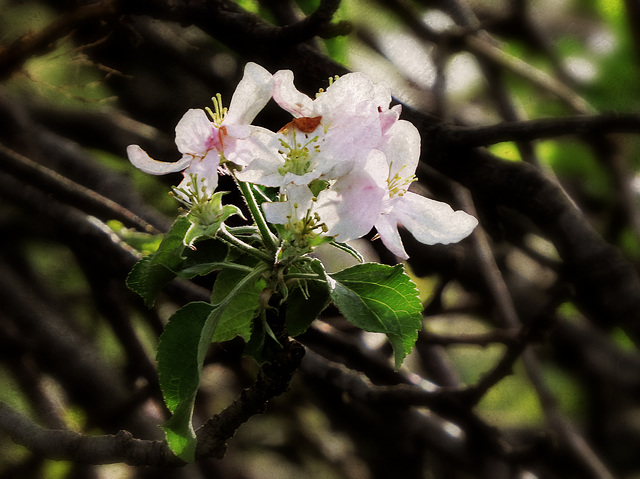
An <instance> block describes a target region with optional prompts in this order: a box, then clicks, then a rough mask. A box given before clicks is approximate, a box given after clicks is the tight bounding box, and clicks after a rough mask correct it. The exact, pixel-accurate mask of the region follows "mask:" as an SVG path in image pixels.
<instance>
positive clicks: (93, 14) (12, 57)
mask: <svg viewBox="0 0 640 479" xmlns="http://www.w3.org/2000/svg"><path fill="white" fill-rule="evenodd" d="M115 14H116V7H115V2H114V1H112V0H104V1H102V2H99V3H94V4H91V5H85V6H81V7H79V8H78V9H77V10H74V11H73V12H69V13H66V14H64V15H61V16H59V17H58V18H56V19H55V20H54V21H52V22H51V23H50V24H49V25H47V26H46V27H44V28H42V29H41V30H39V31H38V32H36V33H29V34H26V35H23V36H21V37H20V38H18V39H17V40H16V41H14V42H13V43H12V44H11V45H9V46H7V47H4V48H0V80H2V79H5V78H7V77H8V76H10V75H11V73H12V72H13V71H14V70H16V69H18V68H20V67H21V66H22V65H23V64H24V62H25V61H27V60H28V59H29V58H30V57H32V56H34V55H37V54H41V53H47V52H48V51H50V50H51V49H52V45H53V44H54V43H55V42H56V41H57V40H59V39H61V38H63V37H64V36H66V35H68V34H69V33H70V32H71V31H73V30H74V29H75V28H77V27H79V26H81V25H83V24H85V23H86V22H88V21H91V20H96V19H106V18H109V17H113V16H114V15H115Z"/></svg>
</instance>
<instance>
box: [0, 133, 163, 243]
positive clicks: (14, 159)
mask: <svg viewBox="0 0 640 479" xmlns="http://www.w3.org/2000/svg"><path fill="white" fill-rule="evenodd" d="M0 159H1V160H2V162H3V165H4V167H5V168H6V170H7V171H10V172H12V173H14V174H17V175H19V177H23V178H28V180H29V182H30V183H32V184H34V185H38V186H39V187H41V188H43V189H44V190H46V191H48V192H51V193H54V194H56V195H58V196H59V197H60V198H63V199H65V200H71V201H73V202H74V203H76V204H81V205H83V209H84V210H85V211H86V212H87V213H90V214H91V213H93V214H96V215H100V216H102V217H106V218H108V219H118V220H120V221H122V222H123V223H124V224H126V225H128V226H133V227H135V228H137V229H139V230H140V231H145V232H147V233H154V234H158V233H159V231H158V230H157V229H156V228H155V227H154V226H153V225H151V224H150V223H147V222H146V221H145V220H143V219H142V218H140V217H139V216H137V215H136V214H134V213H132V212H131V211H129V210H128V209H126V208H124V207H123V206H120V205H119V204H117V203H116V202H115V201H113V200H110V199H109V198H106V197H105V196H102V195H101V194H99V193H97V192H95V191H93V190H91V189H89V188H87V187H85V186H83V185H81V184H79V183H76V182H74V181H72V180H70V179H69V178H67V177H65V176H62V175H61V174H59V173H56V172H55V171H53V170H50V169H49V168H47V167H45V166H43V165H40V164H38V163H36V162H35V161H32V160H30V159H29V158H27V157H26V156H23V155H21V154H19V153H17V152H15V151H13V150H12V149H10V148H7V147H6V146H4V145H3V144H0Z"/></svg>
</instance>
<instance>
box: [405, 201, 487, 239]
mask: <svg viewBox="0 0 640 479" xmlns="http://www.w3.org/2000/svg"><path fill="white" fill-rule="evenodd" d="M393 213H394V215H395V217H396V218H397V219H398V221H400V223H402V225H403V226H404V227H405V228H407V229H408V230H409V232H410V233H411V234H412V235H413V236H414V237H415V239H417V240H418V241H420V242H421V243H424V244H429V245H431V244H436V243H442V244H449V243H457V242H458V241H460V240H462V239H464V238H466V237H467V236H469V234H471V232H472V231H473V230H474V228H475V227H476V226H477V225H478V220H477V219H475V218H474V217H473V216H471V215H468V214H467V213H465V212H464V211H453V209H452V208H451V206H449V205H448V204H446V203H442V202H441V201H435V200H432V199H429V198H425V197H424V196H421V195H418V194H415V193H412V192H407V193H406V194H405V195H404V196H403V197H401V198H398V201H397V203H396V204H395V205H394V211H393Z"/></svg>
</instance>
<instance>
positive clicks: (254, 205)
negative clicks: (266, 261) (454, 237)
mask: <svg viewBox="0 0 640 479" xmlns="http://www.w3.org/2000/svg"><path fill="white" fill-rule="evenodd" d="M238 187H239V188H240V191H241V192H242V195H243V196H244V199H245V201H246V202H247V206H248V207H249V212H250V213H251V217H252V218H253V221H254V222H255V224H256V226H257V227H258V230H260V234H261V235H262V240H263V241H264V244H265V246H266V247H267V249H268V250H269V251H276V250H277V249H278V238H277V237H276V236H275V235H274V234H273V233H272V232H271V230H270V229H269V226H268V225H267V221H266V220H265V219H264V215H263V214H262V211H260V206H259V205H258V202H257V201H256V197H255V196H254V195H253V191H251V185H250V184H249V183H245V182H243V181H238Z"/></svg>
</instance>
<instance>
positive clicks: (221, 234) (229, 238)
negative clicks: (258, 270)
mask: <svg viewBox="0 0 640 479" xmlns="http://www.w3.org/2000/svg"><path fill="white" fill-rule="evenodd" d="M216 236H217V237H218V238H220V239H221V240H223V241H226V242H227V243H229V244H230V245H231V246H235V247H236V248H238V249H239V250H241V251H244V252H245V253H247V254H250V255H251V256H253V257H255V258H258V259H259V260H260V261H262V262H264V263H266V264H268V265H271V264H273V262H274V258H273V257H272V256H270V255H268V254H267V253H265V252H264V251H260V250H259V249H257V248H254V247H253V246H251V245H250V244H247V243H245V242H244V241H242V240H240V239H238V238H236V237H235V236H233V235H232V234H231V233H229V231H227V228H226V227H225V225H224V224H222V225H221V226H220V229H219V230H218V233H217V235H216Z"/></svg>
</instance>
